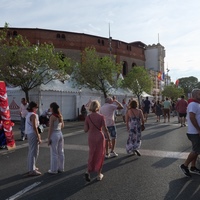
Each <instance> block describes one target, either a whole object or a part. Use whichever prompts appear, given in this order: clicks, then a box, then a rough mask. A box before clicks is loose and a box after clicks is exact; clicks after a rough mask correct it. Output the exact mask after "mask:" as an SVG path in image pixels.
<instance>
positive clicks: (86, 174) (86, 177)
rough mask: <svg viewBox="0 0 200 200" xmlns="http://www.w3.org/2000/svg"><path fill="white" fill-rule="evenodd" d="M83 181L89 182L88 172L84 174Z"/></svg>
mask: <svg viewBox="0 0 200 200" xmlns="http://www.w3.org/2000/svg"><path fill="white" fill-rule="evenodd" d="M85 180H86V181H87V182H90V174H89V173H88V172H86V173H85Z"/></svg>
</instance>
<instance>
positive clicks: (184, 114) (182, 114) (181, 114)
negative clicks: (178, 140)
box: [179, 113, 187, 118]
mask: <svg viewBox="0 0 200 200" xmlns="http://www.w3.org/2000/svg"><path fill="white" fill-rule="evenodd" d="M186 115H187V113H179V117H184V118H186Z"/></svg>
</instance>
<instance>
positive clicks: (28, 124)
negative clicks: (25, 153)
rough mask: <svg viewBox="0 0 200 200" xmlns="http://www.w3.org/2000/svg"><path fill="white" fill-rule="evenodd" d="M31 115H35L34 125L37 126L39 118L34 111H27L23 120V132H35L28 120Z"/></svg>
mask: <svg viewBox="0 0 200 200" xmlns="http://www.w3.org/2000/svg"><path fill="white" fill-rule="evenodd" d="M31 115H36V119H37V124H36V126H37V127H38V126H39V120H38V115H37V114H35V113H34V112H28V114H27V115H26V122H25V134H27V135H28V134H33V133H34V134H35V131H34V129H33V126H32V122H31V120H30V118H31Z"/></svg>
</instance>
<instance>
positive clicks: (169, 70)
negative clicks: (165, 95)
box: [166, 67, 170, 85]
mask: <svg viewBox="0 0 200 200" xmlns="http://www.w3.org/2000/svg"><path fill="white" fill-rule="evenodd" d="M166 70H167V85H168V80H169V77H168V72H169V71H170V70H169V69H168V67H167V69H166Z"/></svg>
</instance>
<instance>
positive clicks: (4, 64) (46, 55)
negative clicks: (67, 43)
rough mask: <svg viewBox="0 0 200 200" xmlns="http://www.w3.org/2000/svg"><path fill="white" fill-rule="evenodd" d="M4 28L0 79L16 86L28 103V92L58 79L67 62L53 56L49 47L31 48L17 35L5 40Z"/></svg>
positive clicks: (0, 41)
mask: <svg viewBox="0 0 200 200" xmlns="http://www.w3.org/2000/svg"><path fill="white" fill-rule="evenodd" d="M8 30H9V29H8V27H7V24H6V25H5V28H4V30H2V31H1V32H0V52H1V54H0V79H1V80H3V81H5V82H7V83H9V84H12V85H14V86H20V87H21V89H22V91H24V93H25V96H26V98H27V100H28V101H29V91H30V90H32V89H33V88H36V87H38V86H40V85H41V84H47V83H48V82H50V81H51V80H54V79H62V78H63V77H64V76H65V75H66V74H67V72H68V70H69V67H70V63H71V61H70V59H68V58H65V57H63V54H62V53H61V52H56V51H55V49H54V46H53V45H52V44H41V45H31V44H30V42H29V41H28V40H27V39H25V38H23V37H22V36H21V35H15V36H12V37H10V36H9V37H8V36H7V32H8Z"/></svg>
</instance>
